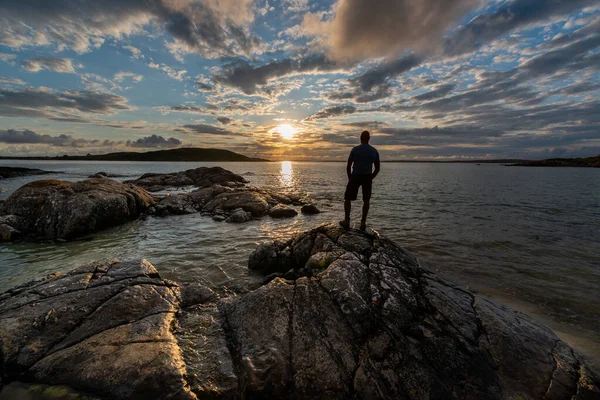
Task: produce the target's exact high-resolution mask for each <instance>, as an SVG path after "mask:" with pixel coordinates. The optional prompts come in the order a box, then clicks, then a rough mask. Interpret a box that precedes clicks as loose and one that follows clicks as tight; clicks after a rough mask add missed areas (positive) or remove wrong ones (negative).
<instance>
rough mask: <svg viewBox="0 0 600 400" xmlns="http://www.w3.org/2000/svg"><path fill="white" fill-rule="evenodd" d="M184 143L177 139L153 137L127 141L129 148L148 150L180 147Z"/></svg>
mask: <svg viewBox="0 0 600 400" xmlns="http://www.w3.org/2000/svg"><path fill="white" fill-rule="evenodd" d="M182 144H183V143H182V142H181V140H179V139H177V138H173V137H172V138H169V139H165V138H164V137H162V136H157V135H152V136H147V137H144V138H140V139H137V140H135V141H130V140H128V141H127V146H129V147H146V148H155V147H179V146H181V145H182Z"/></svg>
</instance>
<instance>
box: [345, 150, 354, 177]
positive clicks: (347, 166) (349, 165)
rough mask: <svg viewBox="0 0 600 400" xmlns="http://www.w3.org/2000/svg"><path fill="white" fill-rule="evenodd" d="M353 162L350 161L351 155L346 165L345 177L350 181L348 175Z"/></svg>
mask: <svg viewBox="0 0 600 400" xmlns="http://www.w3.org/2000/svg"><path fill="white" fill-rule="evenodd" d="M353 162H354V161H353V160H352V154H350V157H348V162H347V163H346V175H348V179H350V174H351V173H352V163H353Z"/></svg>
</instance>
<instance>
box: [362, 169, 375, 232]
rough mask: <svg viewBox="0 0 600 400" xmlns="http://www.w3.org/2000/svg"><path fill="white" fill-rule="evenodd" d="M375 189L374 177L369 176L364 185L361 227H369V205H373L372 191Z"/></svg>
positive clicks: (363, 228)
mask: <svg viewBox="0 0 600 400" xmlns="http://www.w3.org/2000/svg"><path fill="white" fill-rule="evenodd" d="M372 191H373V179H372V178H371V177H370V176H369V177H367V178H365V180H364V182H363V185H362V195H363V208H362V218H361V219H360V229H361V230H363V231H364V230H365V229H367V214H369V207H370V205H371V203H370V200H371V192H372Z"/></svg>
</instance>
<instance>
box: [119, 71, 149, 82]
mask: <svg viewBox="0 0 600 400" xmlns="http://www.w3.org/2000/svg"><path fill="white" fill-rule="evenodd" d="M125 78H131V80H133V81H134V82H141V81H142V79H144V77H143V76H142V75H138V74H134V73H133V72H123V71H121V72H117V73H116V74H115V77H114V78H113V79H114V81H115V82H123V81H124V80H125Z"/></svg>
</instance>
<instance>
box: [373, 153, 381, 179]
mask: <svg viewBox="0 0 600 400" xmlns="http://www.w3.org/2000/svg"><path fill="white" fill-rule="evenodd" d="M380 169H381V165H380V163H379V158H378V159H377V160H375V171H373V174H372V175H371V179H375V177H376V176H377V174H379V170H380Z"/></svg>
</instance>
